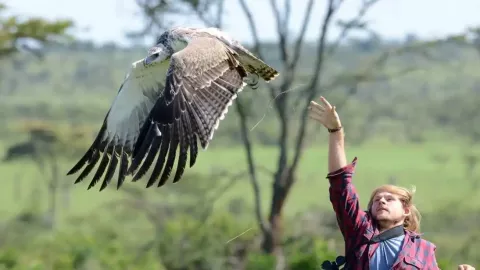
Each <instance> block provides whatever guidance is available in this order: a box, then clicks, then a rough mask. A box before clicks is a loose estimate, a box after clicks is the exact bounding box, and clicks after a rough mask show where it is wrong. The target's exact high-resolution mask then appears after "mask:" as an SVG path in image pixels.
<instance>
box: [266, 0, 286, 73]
mask: <svg viewBox="0 0 480 270" xmlns="http://www.w3.org/2000/svg"><path fill="white" fill-rule="evenodd" d="M270 6H271V7H272V11H273V17H274V18H275V22H276V24H277V33H278V40H279V42H278V46H279V52H280V59H282V61H283V63H284V64H287V63H288V55H287V40H286V38H287V37H286V31H287V29H286V28H285V26H286V25H285V24H284V21H283V20H284V19H285V18H282V15H280V11H279V10H278V6H277V2H276V0H270Z"/></svg>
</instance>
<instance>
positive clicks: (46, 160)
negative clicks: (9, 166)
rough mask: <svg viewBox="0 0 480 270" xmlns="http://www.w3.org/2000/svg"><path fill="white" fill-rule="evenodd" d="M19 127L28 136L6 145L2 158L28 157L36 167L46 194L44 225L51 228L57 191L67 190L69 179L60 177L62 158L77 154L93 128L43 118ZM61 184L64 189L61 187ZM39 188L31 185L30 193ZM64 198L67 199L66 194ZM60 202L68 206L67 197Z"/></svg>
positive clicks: (7, 160)
mask: <svg viewBox="0 0 480 270" xmlns="http://www.w3.org/2000/svg"><path fill="white" fill-rule="evenodd" d="M20 129H21V131H22V133H26V134H29V139H28V140H26V141H23V142H18V143H16V144H12V145H11V146H10V147H8V148H7V150H6V152H5V154H4V156H3V160H2V161H3V162H15V161H19V160H31V161H33V162H34V164H35V165H36V166H37V167H38V169H39V172H40V173H41V176H42V177H41V179H40V178H39V179H38V181H39V183H41V181H42V180H43V181H44V184H45V186H46V188H47V194H48V195H47V197H48V210H47V215H46V218H47V225H48V227H49V228H51V229H54V228H55V225H56V217H57V212H58V200H57V196H58V195H59V191H62V192H64V193H67V194H68V191H69V186H70V185H69V184H68V182H66V181H62V173H61V170H60V168H59V166H60V165H59V164H60V163H61V160H64V159H67V158H71V157H72V156H76V155H78V153H79V152H80V151H81V150H82V149H84V147H85V145H87V143H88V139H89V137H90V135H91V134H92V131H91V130H90V129H88V128H83V127H62V126H60V125H55V124H51V123H48V122H44V121H25V122H23V123H22V124H21V126H20ZM61 188H63V190H60V189H61ZM38 192H39V186H34V187H33V190H32V194H37V193H38ZM64 195H65V194H64ZM66 198H67V199H68V196H66ZM33 203H35V204H37V203H38V202H36V201H34V202H33ZM62 205H63V206H64V207H67V206H68V201H66V202H64V203H63V204H62Z"/></svg>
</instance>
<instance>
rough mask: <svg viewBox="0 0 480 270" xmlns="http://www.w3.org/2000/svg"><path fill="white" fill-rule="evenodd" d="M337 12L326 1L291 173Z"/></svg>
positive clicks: (332, 0)
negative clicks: (328, 34) (326, 4)
mask: <svg viewBox="0 0 480 270" xmlns="http://www.w3.org/2000/svg"><path fill="white" fill-rule="evenodd" d="M335 11H337V10H336V9H335V6H334V0H329V1H328V7H327V12H326V14H325V16H324V19H323V23H322V26H321V30H320V31H321V32H320V33H321V34H320V37H319V41H318V47H317V59H316V63H315V67H314V71H313V72H312V73H313V77H312V79H311V81H310V84H309V85H308V88H307V89H308V91H309V92H308V97H307V98H306V99H305V102H306V104H305V107H304V108H303V111H302V114H301V124H300V129H299V132H298V136H297V140H296V143H295V154H294V157H293V161H292V163H291V166H290V167H291V168H292V171H294V170H295V169H296V167H297V166H298V163H299V161H300V157H301V153H302V150H303V144H304V140H303V138H304V136H305V132H306V125H307V114H308V103H310V100H312V99H314V98H315V95H316V93H317V90H316V88H317V84H318V81H319V80H320V75H321V69H322V66H323V58H324V55H325V44H326V36H327V33H328V28H329V26H330V23H331V19H332V16H333V14H334V13H335Z"/></svg>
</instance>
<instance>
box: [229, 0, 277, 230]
mask: <svg viewBox="0 0 480 270" xmlns="http://www.w3.org/2000/svg"><path fill="white" fill-rule="evenodd" d="M242 1H243V0H242ZM235 107H236V109H237V113H238V115H239V117H240V130H241V133H242V139H243V143H244V146H245V152H246V155H247V163H248V170H249V173H250V182H251V184H252V187H253V197H254V200H255V204H254V205H255V215H256V218H257V221H258V224H259V226H260V229H261V230H262V233H264V234H266V233H267V232H268V231H269V230H270V229H269V228H268V227H267V225H266V223H265V221H264V219H263V214H262V200H261V192H260V185H259V184H258V179H257V173H256V170H255V161H254V160H253V150H252V143H251V142H250V137H249V135H248V127H247V120H246V115H245V111H244V107H243V104H242V102H241V100H239V99H237V106H235Z"/></svg>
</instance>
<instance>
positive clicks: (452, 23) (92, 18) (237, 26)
mask: <svg viewBox="0 0 480 270" xmlns="http://www.w3.org/2000/svg"><path fill="white" fill-rule="evenodd" d="M4 1H5V0H4ZM247 2H248V3H249V5H250V7H251V9H252V13H253V15H254V17H255V20H256V22H257V25H258V27H259V29H258V32H259V33H260V36H261V39H263V40H268V41H271V40H276V39H277V36H276V32H275V21H274V17H273V14H272V13H271V9H270V8H269V0H247ZM277 2H279V3H280V6H281V3H283V0H277ZM306 2H307V0H295V1H292V3H294V5H292V18H291V24H290V29H289V30H290V32H291V33H292V34H297V33H298V29H300V26H301V18H302V17H303V13H304V9H305V6H306ZM326 2H327V1H326V0H316V4H315V7H314V10H313V12H312V19H311V21H310V26H309V28H308V30H307V34H306V38H307V39H308V40H315V39H316V38H317V36H318V33H319V29H320V23H321V19H322V16H323V14H324V11H325V5H326ZM226 3H227V4H226V8H225V11H226V13H227V14H226V15H225V19H224V22H225V23H226V27H225V31H227V32H228V33H229V34H230V35H232V36H233V37H235V38H236V39H238V40H240V41H242V42H245V43H249V42H250V41H251V35H250V30H249V27H248V23H247V20H246V17H245V16H244V14H243V12H242V10H241V7H240V5H239V1H238V0H226ZM360 3H361V0H344V3H343V5H342V8H341V10H340V11H339V13H338V16H337V17H336V18H337V19H338V18H343V19H348V18H351V17H352V16H354V15H355V14H356V13H357V12H358V8H359V6H360ZM6 4H7V6H8V7H9V9H10V14H16V15H21V16H41V17H45V18H49V19H56V18H69V19H72V20H73V21H74V22H75V23H76V25H77V27H78V29H82V30H81V31H76V32H75V34H76V35H77V36H78V37H80V38H85V39H90V40H93V41H95V42H98V43H105V42H111V41H114V42H116V43H119V44H122V45H128V44H129V42H130V41H129V40H128V39H127V38H126V37H125V32H126V31H129V30H138V29H140V28H141V27H142V26H143V25H144V24H145V22H144V21H143V19H142V17H141V16H140V15H139V9H138V8H137V6H136V2H135V0H41V1H40V0H6ZM479 11H480V1H479V0H455V1H454V0H380V1H379V2H378V3H377V4H375V6H374V7H373V8H372V9H371V10H370V12H369V13H368V14H367V15H366V16H365V19H366V21H368V22H369V23H370V26H371V28H372V29H373V30H375V31H376V32H377V33H379V34H381V35H382V36H384V37H387V38H403V37H404V36H405V35H406V34H407V33H411V34H416V35H417V36H420V37H423V38H434V37H440V36H444V35H448V34H454V33H459V32H462V31H464V30H466V29H467V28H468V27H471V26H480V16H478V13H479ZM176 23H177V25H186V21H185V20H182V19H181V18H180V19H179V20H178V22H176ZM188 25H189V26H202V25H201V24H200V23H192V22H190V23H189V24H188ZM329 33H330V35H329V36H330V38H334V37H335V36H336V35H338V33H339V30H338V28H334V29H332V30H331V31H330V32H329ZM150 41H151V39H147V40H145V42H150Z"/></svg>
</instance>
